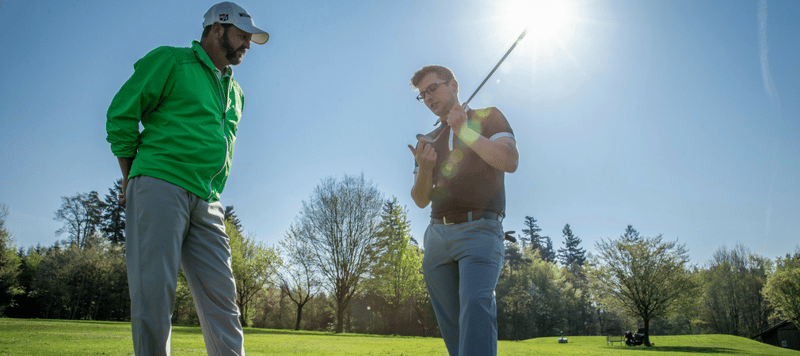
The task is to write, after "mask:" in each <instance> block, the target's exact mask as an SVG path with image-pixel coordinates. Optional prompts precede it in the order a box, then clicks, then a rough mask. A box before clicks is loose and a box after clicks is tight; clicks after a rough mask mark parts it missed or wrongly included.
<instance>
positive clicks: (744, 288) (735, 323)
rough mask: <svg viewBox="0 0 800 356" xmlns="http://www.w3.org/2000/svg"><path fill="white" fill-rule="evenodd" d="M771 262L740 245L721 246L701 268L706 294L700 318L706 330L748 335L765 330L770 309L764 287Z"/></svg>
mask: <svg viewBox="0 0 800 356" xmlns="http://www.w3.org/2000/svg"><path fill="white" fill-rule="evenodd" d="M770 264H771V263H770V261H769V260H767V259H765V258H763V257H759V256H756V255H754V254H753V253H751V252H750V250H748V249H747V248H746V247H744V246H743V245H741V244H737V245H736V247H735V248H734V249H732V250H730V251H729V250H728V249H727V248H725V247H720V248H719V249H718V250H717V251H716V252H715V253H714V255H713V256H712V258H711V261H710V265H709V267H708V269H707V270H704V271H702V277H703V282H704V283H703V284H704V289H705V293H704V296H703V299H702V300H703V303H702V310H701V318H702V319H703V320H704V321H705V322H706V325H707V326H708V327H709V330H707V332H712V333H721V334H730V335H736V336H745V337H749V336H752V335H755V334H758V333H760V332H761V331H763V330H765V329H766V328H767V327H768V326H769V325H768V324H769V321H768V317H769V314H770V312H771V310H770V308H769V307H768V304H767V303H766V301H765V300H764V297H763V295H762V294H761V290H762V289H763V288H764V284H765V283H766V281H767V271H768V270H769V269H770Z"/></svg>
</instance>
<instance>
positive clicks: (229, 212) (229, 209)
mask: <svg viewBox="0 0 800 356" xmlns="http://www.w3.org/2000/svg"><path fill="white" fill-rule="evenodd" d="M224 218H225V221H230V222H231V225H232V226H233V227H234V228H235V229H236V231H238V232H239V233H242V232H244V231H242V222H241V221H240V220H239V217H237V216H236V213H234V212H233V205H228V206H226V207H225V216H224Z"/></svg>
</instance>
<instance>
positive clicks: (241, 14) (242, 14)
mask: <svg viewBox="0 0 800 356" xmlns="http://www.w3.org/2000/svg"><path fill="white" fill-rule="evenodd" d="M239 17H247V18H248V19H249V18H251V17H250V15H249V14H247V13H246V12H240V13H239Z"/></svg>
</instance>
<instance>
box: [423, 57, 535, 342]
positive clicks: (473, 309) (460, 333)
mask: <svg viewBox="0 0 800 356" xmlns="http://www.w3.org/2000/svg"><path fill="white" fill-rule="evenodd" d="M498 65H499V64H498ZM490 75H491V74H490ZM487 79H488V77H487ZM484 82H485V81H484ZM411 85H412V86H413V87H414V88H417V89H419V92H420V94H419V95H418V96H417V100H419V101H420V102H422V103H423V104H425V106H427V107H428V109H430V110H431V112H433V113H434V114H435V115H436V116H438V117H439V122H440V123H441V126H439V127H438V128H437V129H435V130H434V131H433V132H431V133H429V134H427V135H418V136H417V138H418V142H417V145H416V147H412V146H411V145H409V146H408V147H409V149H410V150H411V153H412V154H413V155H414V160H415V163H416V167H415V170H414V173H415V177H414V185H413V187H412V188H411V196H412V198H413V199H414V202H415V203H416V204H417V206H419V207H420V208H425V207H426V206H428V204H429V203H430V204H431V222H430V225H428V228H427V230H426V231H425V240H424V247H425V257H424V259H423V262H422V269H423V273H424V275H425V282H426V284H427V287H428V292H429V294H430V298H431V303H432V304H433V309H434V311H435V312H436V319H437V321H438V322H439V330H440V331H441V333H442V337H443V338H444V342H445V345H446V346H447V350H448V351H449V353H450V355H451V356H455V355H496V354H497V305H496V304H495V297H494V289H495V287H496V285H497V280H498V278H499V276H500V270H501V268H502V264H503V254H504V250H505V246H504V245H503V225H502V220H503V217H504V216H505V187H504V174H505V173H513V172H514V171H516V169H517V164H518V162H519V153H518V152H517V147H516V141H515V139H514V132H513V130H512V129H511V126H510V125H509V123H508V121H507V120H506V118H505V117H504V116H503V114H502V113H501V112H500V111H499V110H498V109H497V108H486V109H480V110H472V109H469V107H468V106H467V105H466V103H465V104H464V105H463V106H462V105H461V104H460V101H459V98H458V89H459V88H458V81H457V80H456V78H455V76H454V75H453V73H452V71H450V69H448V68H446V67H443V66H436V65H431V66H425V67H423V68H422V69H420V70H419V71H417V72H416V73H415V74H414V76H413V78H412V79H411ZM478 89H480V88H478ZM476 92H477V91H476ZM473 96H474V94H473Z"/></svg>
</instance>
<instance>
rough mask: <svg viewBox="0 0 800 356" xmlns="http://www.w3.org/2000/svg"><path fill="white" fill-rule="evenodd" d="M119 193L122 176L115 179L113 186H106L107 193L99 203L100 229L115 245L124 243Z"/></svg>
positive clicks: (123, 216) (123, 213)
mask: <svg viewBox="0 0 800 356" xmlns="http://www.w3.org/2000/svg"><path fill="white" fill-rule="evenodd" d="M120 194H122V178H120V179H117V180H116V181H115V182H114V186H112V187H111V188H108V194H106V196H105V199H103V202H102V203H101V204H100V209H101V214H102V215H101V217H100V229H101V230H103V236H105V238H106V239H108V241H111V243H113V244H116V245H121V244H124V243H125V207H124V206H122V205H120V203H119V195H120Z"/></svg>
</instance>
